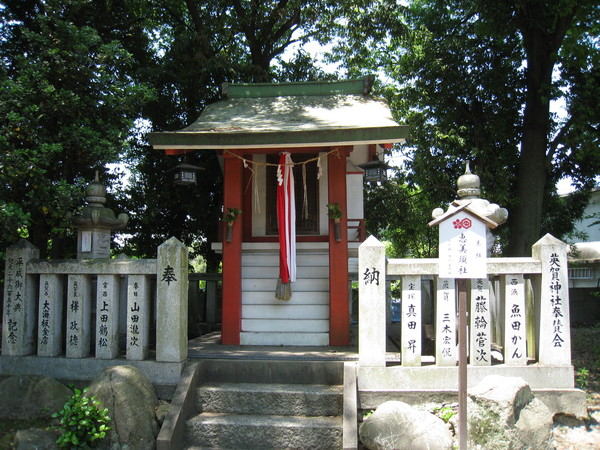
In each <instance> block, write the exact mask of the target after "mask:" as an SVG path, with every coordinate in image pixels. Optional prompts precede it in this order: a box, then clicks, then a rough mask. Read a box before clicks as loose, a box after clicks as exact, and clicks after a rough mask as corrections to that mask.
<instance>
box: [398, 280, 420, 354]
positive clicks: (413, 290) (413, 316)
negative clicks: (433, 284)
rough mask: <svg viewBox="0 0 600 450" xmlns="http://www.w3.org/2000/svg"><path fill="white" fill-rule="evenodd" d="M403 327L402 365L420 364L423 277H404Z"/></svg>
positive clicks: (401, 312) (401, 306) (401, 308)
mask: <svg viewBox="0 0 600 450" xmlns="http://www.w3.org/2000/svg"><path fill="white" fill-rule="evenodd" d="M400 310H401V311H400V314H401V323H402V326H401V329H402V336H401V342H402V365H403V366H420V365H421V349H422V346H423V344H422V334H421V329H422V316H421V277H420V276H412V275H406V276H403V277H402V302H401V304H400Z"/></svg>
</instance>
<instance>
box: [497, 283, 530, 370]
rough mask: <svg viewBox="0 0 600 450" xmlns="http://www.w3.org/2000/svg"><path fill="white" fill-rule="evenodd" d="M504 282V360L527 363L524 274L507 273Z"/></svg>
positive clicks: (509, 362)
mask: <svg viewBox="0 0 600 450" xmlns="http://www.w3.org/2000/svg"><path fill="white" fill-rule="evenodd" d="M502 279H503V284H504V292H505V294H504V299H505V300H504V301H505V306H504V323H505V324H506V330H505V333H504V362H505V363H506V364H508V365H526V364H527V339H526V332H527V321H526V311H525V280H524V279H523V275H521V274H518V275H506V276H503V277H502Z"/></svg>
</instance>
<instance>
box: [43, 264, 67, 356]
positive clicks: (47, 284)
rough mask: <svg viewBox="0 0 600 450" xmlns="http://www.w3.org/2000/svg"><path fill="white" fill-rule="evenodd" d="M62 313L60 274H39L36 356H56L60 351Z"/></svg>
mask: <svg viewBox="0 0 600 450" xmlns="http://www.w3.org/2000/svg"><path fill="white" fill-rule="evenodd" d="M62 313H63V280H62V275H56V274H42V275H40V303H39V313H38V314H39V315H38V352H37V354H38V356H56V355H60V354H61V353H62V323H63V317H62Z"/></svg>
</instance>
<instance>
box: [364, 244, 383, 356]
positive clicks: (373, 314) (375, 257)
mask: <svg viewBox="0 0 600 450" xmlns="http://www.w3.org/2000/svg"><path fill="white" fill-rule="evenodd" d="M358 262H359V266H358V273H359V276H358V278H359V283H358V292H359V294H358V295H359V298H360V302H359V311H358V315H359V320H358V327H359V332H358V359H359V362H360V365H361V366H371V367H385V342H386V304H385V303H386V302H385V289H386V282H385V278H386V277H385V271H386V268H385V245H384V244H382V243H381V242H379V240H377V238H375V236H369V238H368V239H367V240H366V241H365V242H363V243H362V244H361V245H360V246H359V247H358ZM367 325H368V326H367Z"/></svg>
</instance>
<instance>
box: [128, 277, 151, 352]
mask: <svg viewBox="0 0 600 450" xmlns="http://www.w3.org/2000/svg"><path fill="white" fill-rule="evenodd" d="M150 312H151V305H150V283H149V280H148V277H147V276H146V275H129V277H128V283H127V359H130V360H139V361H141V360H144V359H146V358H147V357H148V348H149V340H150Z"/></svg>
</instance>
